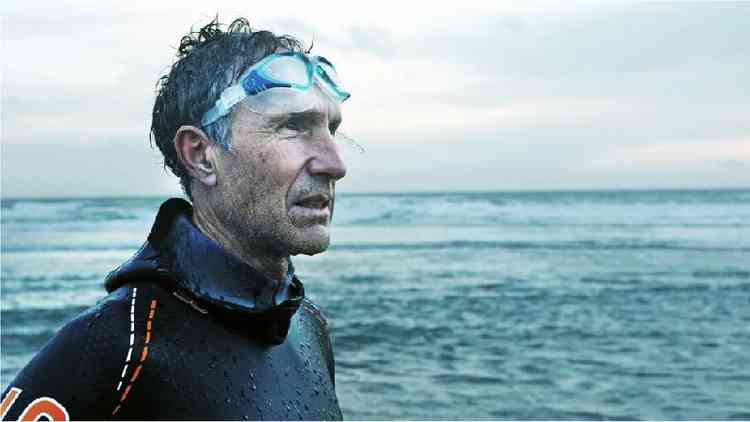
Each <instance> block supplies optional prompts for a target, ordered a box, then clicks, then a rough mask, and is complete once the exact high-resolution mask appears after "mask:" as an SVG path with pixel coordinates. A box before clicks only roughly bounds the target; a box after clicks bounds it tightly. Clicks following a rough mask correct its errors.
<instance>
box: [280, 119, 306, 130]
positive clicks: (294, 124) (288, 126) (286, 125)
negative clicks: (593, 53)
mask: <svg viewBox="0 0 750 422" xmlns="http://www.w3.org/2000/svg"><path fill="white" fill-rule="evenodd" d="M281 128H282V129H287V130H293V131H295V132H299V131H300V130H302V126H301V125H300V124H299V123H297V122H294V121H288V122H285V123H284V124H283V125H282V126H281Z"/></svg>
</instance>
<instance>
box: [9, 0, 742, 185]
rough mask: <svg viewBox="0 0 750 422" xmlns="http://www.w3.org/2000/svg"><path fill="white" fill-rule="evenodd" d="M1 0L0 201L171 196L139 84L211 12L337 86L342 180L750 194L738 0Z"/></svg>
mask: <svg viewBox="0 0 750 422" xmlns="http://www.w3.org/2000/svg"><path fill="white" fill-rule="evenodd" d="M437 4H438V3H428V2H408V3H407V2H403V1H399V2H390V1H385V2H377V3H362V2H325V3H323V2H310V1H307V2H291V1H284V2H256V1H247V0H245V1H234V2H228V1H215V2H206V1H201V2H192V1H185V0H182V1H158V2H157V1H128V2H105V1H101V0H100V1H70V0H55V1H49V0H40V1H34V2H26V1H17V0H16V1H6V2H3V4H2V5H1V6H0V10H1V11H2V20H0V27H1V31H2V41H1V42H0V57H2V59H1V60H2V104H1V107H2V108H1V110H0V114H1V123H2V128H1V129H2V130H1V136H2V144H1V147H0V159H1V164H2V196H3V197H67V196H100V195H104V196H145V195H149V196H150V195H177V194H179V193H180V189H179V185H178V182H177V179H176V178H175V177H174V176H173V175H171V174H170V173H168V172H167V171H165V170H164V169H163V167H162V165H161V156H160V154H159V152H158V150H157V149H155V148H151V146H150V144H149V136H148V128H149V126H150V123H151V122H150V117H151V108H152V106H153V101H154V97H155V82H156V80H157V79H158V78H159V77H160V76H161V75H163V74H164V73H165V72H166V71H167V70H168V69H169V66H170V65H171V64H172V62H173V60H174V57H175V47H176V46H177V45H178V44H179V39H180V37H181V36H182V35H184V34H185V33H186V32H187V31H188V30H189V29H190V28H191V27H193V28H198V27H200V26H201V25H202V24H205V23H207V22H208V21H209V20H211V19H212V18H213V17H214V16H216V15H217V14H218V16H219V18H220V20H221V21H222V22H225V23H229V22H231V20H233V19H234V18H235V17H239V16H244V17H247V18H248V19H249V21H250V22H251V25H252V26H253V27H255V28H258V29H269V30H272V31H274V32H277V33H285V34H290V35H293V36H295V37H297V38H299V39H301V40H302V41H304V42H306V43H309V42H311V41H313V42H314V49H313V52H315V53H317V54H321V55H324V56H326V57H328V58H330V59H331V60H332V61H333V62H334V63H335V64H336V66H337V69H338V71H339V73H340V76H341V79H342V81H343V83H344V85H345V86H346V87H347V88H348V89H349V91H351V92H352V97H351V99H350V100H349V101H347V102H346V103H345V104H344V106H343V114H344V123H343V125H342V126H341V130H343V131H344V132H345V133H346V134H347V135H348V136H350V137H352V138H354V139H356V140H357V142H358V143H359V144H360V145H361V146H362V147H363V148H364V149H365V152H364V153H361V152H359V151H358V150H357V149H356V148H352V147H349V146H347V145H342V155H343V156H344V159H345V160H346V163H347V165H348V174H347V176H346V178H345V179H343V180H341V181H340V182H339V184H338V192H400V191H412V192H413V191H458V190H482V191H487V190H556V189H665V188H677V189H689V188H748V187H750V43H749V42H748V40H750V25H748V22H750V2H748V3H714V2H710V3H709V2H703V3H695V2H691V3H685V2H682V3H665V2H655V3H654V2H651V3H649V2H647V3H644V2H637V3H636V2H624V3H623V2H576V3H573V2H468V1H467V2H449V3H445V5H441V6H436V5H437Z"/></svg>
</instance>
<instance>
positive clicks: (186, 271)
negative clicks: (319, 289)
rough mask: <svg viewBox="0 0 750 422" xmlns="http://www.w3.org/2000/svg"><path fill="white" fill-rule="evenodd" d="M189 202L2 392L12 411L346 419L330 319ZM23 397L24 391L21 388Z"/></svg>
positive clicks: (176, 208) (169, 208) (171, 210)
mask: <svg viewBox="0 0 750 422" xmlns="http://www.w3.org/2000/svg"><path fill="white" fill-rule="evenodd" d="M190 213H191V209H190V206H189V204H188V203H187V202H185V201H183V200H179V199H171V200H169V201H167V202H165V203H164V204H163V205H162V207H161V209H160V210H159V215H158V216H157V219H156V222H155V223H154V227H153V229H152V231H151V234H150V235H149V238H148V241H147V242H146V243H145V244H144V245H143V247H142V248H141V249H140V250H139V251H138V252H137V254H136V255H135V256H134V257H133V258H131V259H130V260H129V261H128V262H126V263H125V264H123V265H122V266H121V267H119V268H118V269H116V270H115V271H113V272H112V273H110V275H109V276H108V277H107V281H106V287H107V290H108V291H109V292H110V294H109V296H107V297H106V298H104V299H102V300H101V301H100V302H99V303H97V305H96V306H94V307H92V308H90V309H89V310H87V311H85V312H84V313H83V314H81V315H79V316H78V317H77V318H75V319H74V320H73V321H71V322H70V323H68V324H67V325H66V326H65V327H63V328H62V329H61V330H60V332H58V333H57V335H55V337H53V338H52V340H50V341H49V343H47V344H46V345H45V346H44V348H43V349H42V350H41V352H39V354H37V356H36V357H34V359H33V360H32V361H31V362H30V363H29V364H28V365H27V366H26V367H25V368H24V369H23V370H22V371H21V372H20V373H19V374H18V376H17V377H16V379H15V380H14V381H13V382H12V383H11V384H10V385H9V386H8V388H7V389H6V391H5V392H4V393H3V398H4V399H5V400H4V402H3V409H2V410H3V413H4V417H3V419H8V420H17V419H18V418H19V416H21V414H22V412H26V415H25V417H26V418H29V417H34V416H35V415H38V414H40V413H46V414H48V415H50V416H51V417H50V419H61V418H64V417H66V416H67V417H69V418H70V419H99V420H103V419H127V420H144V419H147V420H148V419H160V420H165V419H167V420H168V419H202V420H215V419H221V420H242V419H249V420H262V419H274V420H281V419H305V420H320V419H341V418H342V415H341V410H340V409H339V405H338V400H337V398H336V392H335V390H334V363H333V353H332V350H331V343H330V340H329V337H328V331H327V328H326V321H325V319H324V318H323V316H322V315H321V313H320V312H319V311H318V310H317V308H315V306H314V305H313V304H312V303H311V302H310V301H309V300H308V299H305V297H304V288H303V286H302V284H301V283H300V282H299V280H298V279H297V278H296V277H294V276H293V269H292V268H290V277H289V278H288V279H287V280H286V282H285V283H281V284H279V283H273V282H272V281H271V280H270V279H268V278H266V277H265V276H263V275H262V274H260V273H259V272H257V271H256V270H254V269H253V268H251V267H250V266H248V265H247V264H245V263H244V262H242V261H240V260H239V259H237V258H235V257H234V256H232V255H229V254H227V253H226V252H225V251H224V250H223V249H222V248H221V247H220V246H218V244H216V243H214V242H213V241H211V240H210V239H208V238H207V237H205V236H204V235H203V234H202V233H201V232H200V231H198V230H197V229H196V228H195V226H193V224H192V223H191V220H190ZM13 399H14V400H13Z"/></svg>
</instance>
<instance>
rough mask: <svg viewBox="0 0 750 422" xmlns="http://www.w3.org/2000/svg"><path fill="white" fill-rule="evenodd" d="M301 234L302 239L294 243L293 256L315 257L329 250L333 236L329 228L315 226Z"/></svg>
mask: <svg viewBox="0 0 750 422" xmlns="http://www.w3.org/2000/svg"><path fill="white" fill-rule="evenodd" d="M304 232H305V233H300V235H301V236H300V237H299V238H298V239H296V241H295V242H294V246H293V248H292V251H291V255H300V254H301V255H315V254H319V253H321V252H324V251H325V250H326V249H328V246H329V245H330V243H331V236H330V233H329V232H328V227H325V226H314V227H308V228H307V229H306V230H304Z"/></svg>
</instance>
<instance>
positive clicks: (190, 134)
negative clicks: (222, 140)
mask: <svg viewBox="0 0 750 422" xmlns="http://www.w3.org/2000/svg"><path fill="white" fill-rule="evenodd" d="M214 146H215V144H214V143H213V141H211V140H210V139H209V138H208V136H207V135H206V133H205V132H203V131H202V130H200V129H198V128H197V127H195V126H181V127H180V128H179V129H177V133H176V134H175V136H174V149H175V151H177V159H179V160H180V162H181V163H182V165H183V167H185V170H187V172H188V174H190V176H191V177H192V178H194V179H196V180H198V181H200V182H201V183H203V184H204V185H206V186H215V185H216V162H215V160H216V156H215V154H213V151H212V150H213V148H214Z"/></svg>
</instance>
